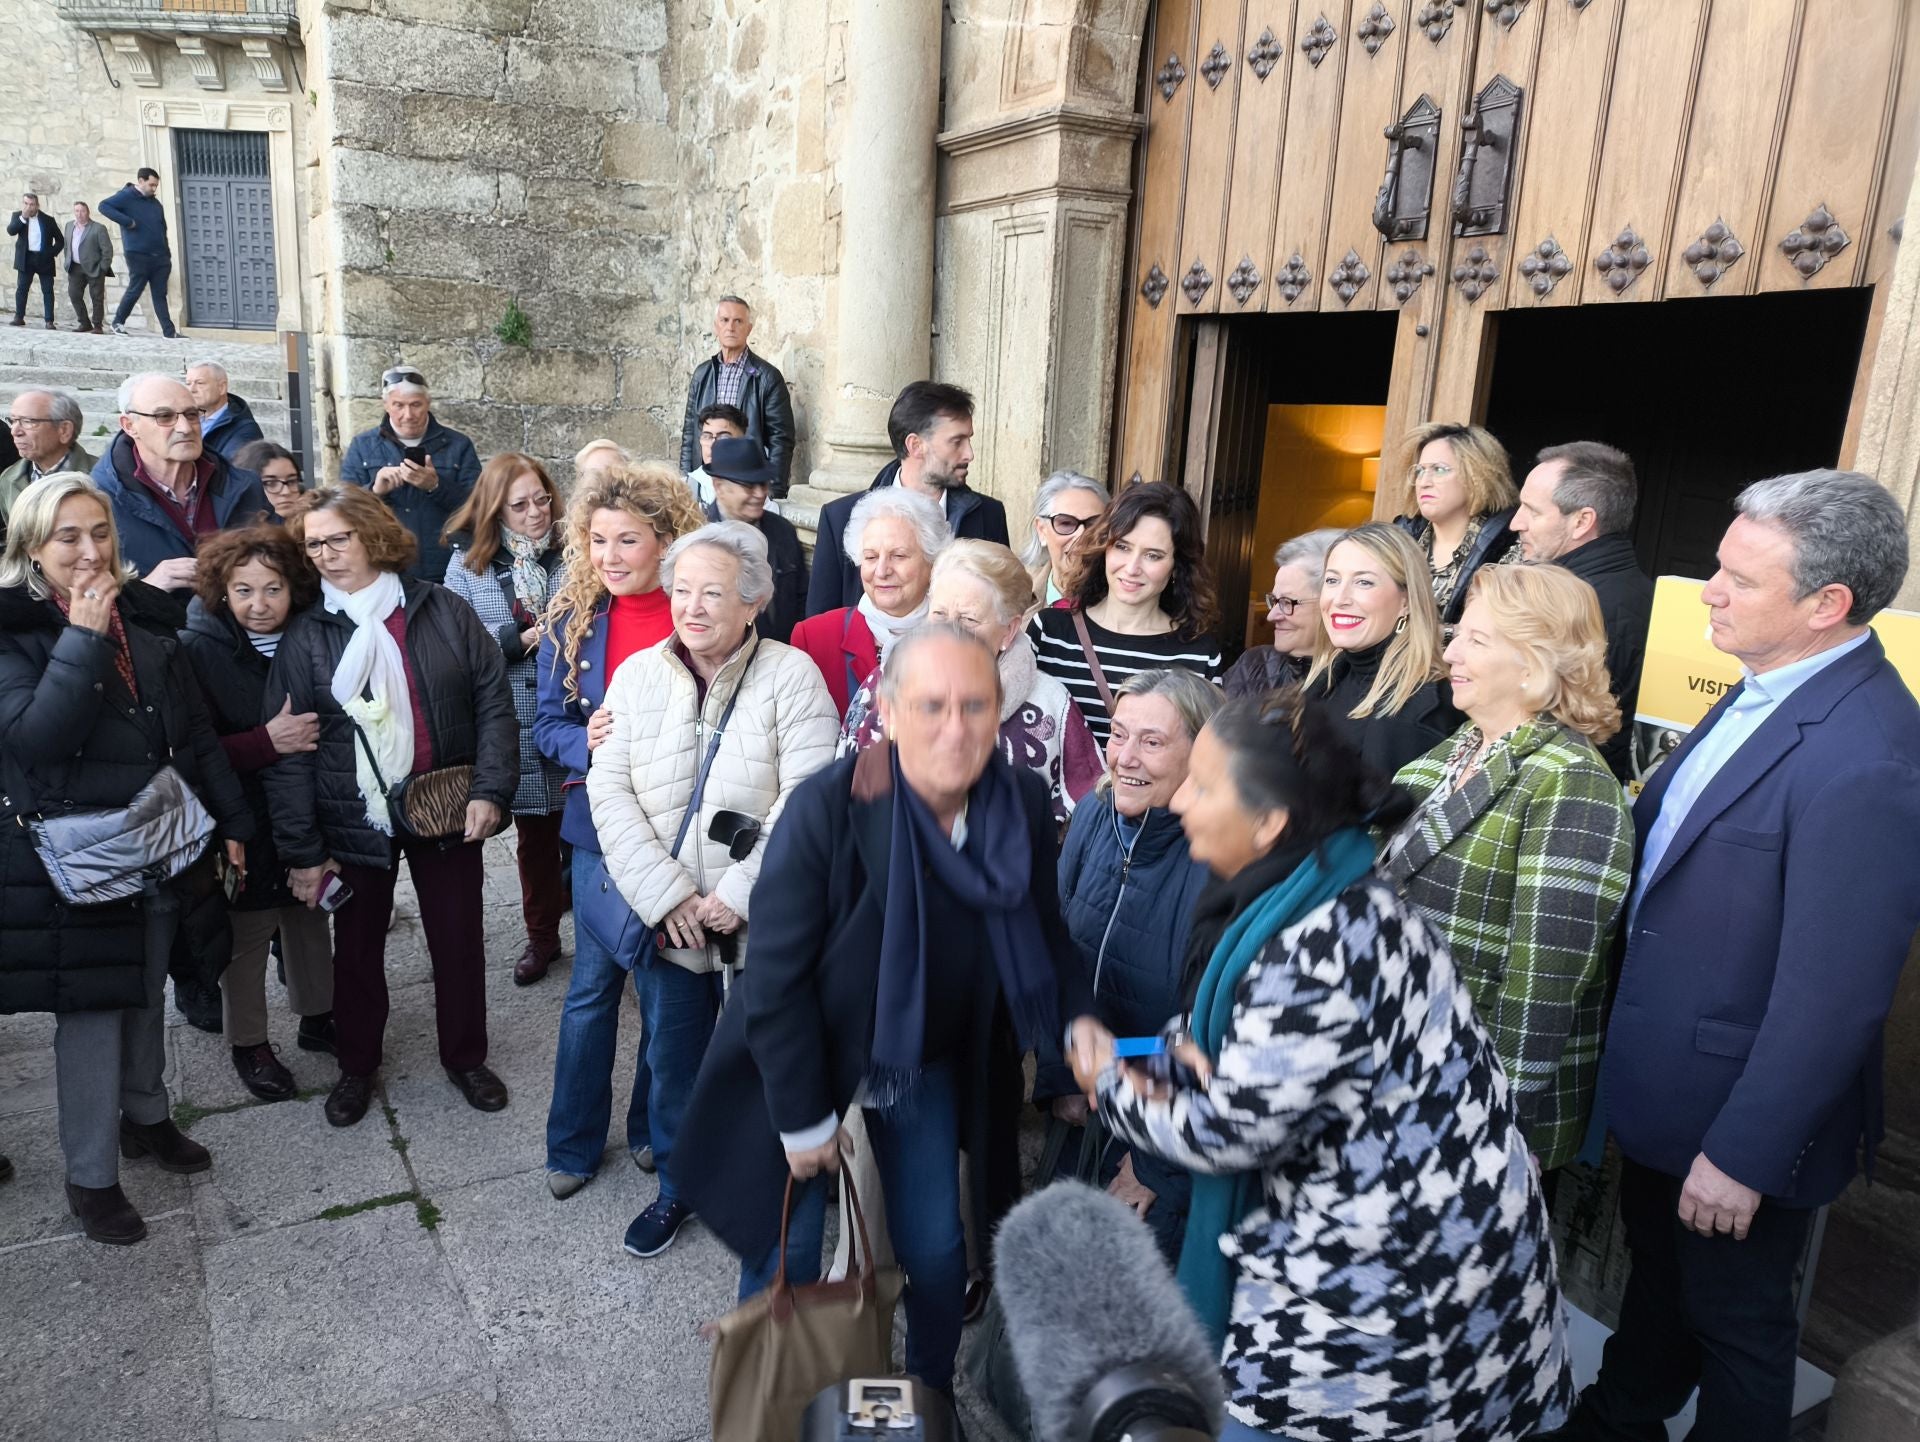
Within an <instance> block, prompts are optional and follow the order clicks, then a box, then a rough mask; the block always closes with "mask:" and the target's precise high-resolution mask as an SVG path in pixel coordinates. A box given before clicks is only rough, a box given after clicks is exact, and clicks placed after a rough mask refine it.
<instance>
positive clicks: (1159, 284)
mask: <svg viewBox="0 0 1920 1442" xmlns="http://www.w3.org/2000/svg"><path fill="white" fill-rule="evenodd" d="M1172 283H1173V282H1172V281H1170V280H1168V279H1167V273H1166V272H1165V271H1164V270H1162V269H1160V262H1159V261H1157V260H1156V261H1155V262H1154V263H1153V264H1152V265H1150V266H1148V267H1147V275H1146V279H1144V280H1142V281H1141V282H1140V294H1141V296H1142V298H1144V299H1145V301H1146V302H1147V305H1148V307H1149V308H1150V309H1152V310H1158V309H1160V302H1161V301H1163V300H1165V299H1166V296H1167V287H1168V286H1169V285H1171V284H1172Z"/></svg>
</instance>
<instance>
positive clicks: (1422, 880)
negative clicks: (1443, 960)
mask: <svg viewBox="0 0 1920 1442" xmlns="http://www.w3.org/2000/svg"><path fill="white" fill-rule="evenodd" d="M1606 645H1607V639H1606V630H1605V628H1604V626H1603V625H1602V623H1601V619H1600V606H1599V602H1598V601H1597V600H1596V599H1595V597H1594V594H1593V588H1592V587H1591V586H1589V585H1587V583H1586V582H1585V581H1582V580H1580V579H1579V578H1578V577H1577V576H1574V575H1573V574H1572V573H1571V572H1568V571H1564V570H1562V569H1561V568H1560V567H1558V566H1500V567H1496V568H1494V569H1492V570H1488V571H1483V572H1481V573H1480V575H1479V576H1478V577H1477V578H1476V579H1475V581H1474V584H1473V591H1472V593H1471V595H1470V596H1469V597H1468V600H1467V604H1466V608H1465V610H1464V611H1463V612H1462V614H1461V617H1460V627H1459V632H1458V634H1456V635H1455V637H1454V638H1453V641H1452V643H1451V644H1450V645H1449V646H1448V647H1447V652H1446V659H1447V665H1448V668H1449V672H1450V675H1451V678H1452V682H1453V694H1454V696H1455V697H1456V698H1457V701H1458V704H1459V705H1460V707H1461V709H1462V710H1464V711H1465V712H1466V715H1467V724H1466V725H1465V726H1463V727H1462V728H1461V729H1460V731H1459V732H1458V733H1457V734H1456V735H1454V736H1453V737H1451V738H1449V739H1448V740H1446V741H1444V742H1442V743H1441V744H1440V745H1438V746H1436V747H1435V748H1434V749H1433V750H1432V751H1430V752H1428V753H1427V754H1426V755H1425V756H1423V757H1421V758H1420V759H1419V760H1417V761H1414V762H1411V763H1410V764H1408V765H1407V766H1405V767H1402V768H1401V771H1400V774H1399V777H1398V778H1397V779H1398V780H1399V781H1400V783H1401V784H1402V785H1404V786H1406V787H1408V788H1409V789H1410V790H1411V791H1412V792H1413V794H1414V796H1415V797H1416V799H1418V800H1419V801H1420V802H1421V803H1422V804H1421V805H1420V808H1419V810H1417V811H1416V812H1415V813H1414V814H1413V816H1412V817H1410V818H1409V819H1408V821H1407V822H1406V824H1405V825H1404V826H1402V827H1401V828H1400V830H1399V831H1398V832H1397V833H1396V834H1395V835H1394V836H1393V838H1392V840H1391V841H1390V842H1389V844H1388V846H1387V850H1386V855H1385V857H1384V858H1383V860H1382V862H1381V870H1382V872H1383V873H1384V874H1385V875H1386V876H1387V878H1388V879H1389V880H1391V881H1393V882H1394V883H1395V884H1396V885H1397V886H1398V887H1399V888H1400V892H1401V894H1402V895H1403V896H1405V897H1406V899H1407V900H1408V901H1410V902H1412V903H1413V904H1414V905H1415V906H1417V907H1419V908H1420V910H1421V911H1422V912H1424V913H1425V914H1426V915H1427V917H1428V918H1429V919H1430V920H1432V921H1433V923H1434V924H1435V925H1436V926H1438V927H1439V928H1440V930H1441V931H1442V933H1444V934H1445V936H1446V939H1447V945H1448V947H1449V949H1450V950H1451V951H1452V952H1453V956H1454V960H1455V962H1456V964H1457V965H1458V966H1459V969H1460V975H1461V978H1462V980H1464V981H1465V982H1466V985H1467V990H1468V991H1469V992H1470V993H1472V996H1473V1003H1474V1006H1475V1008H1476V1009H1477V1010H1478V1011H1479V1013H1480V1020H1481V1022H1482V1024H1483V1025H1485V1027H1486V1029H1487V1031H1488V1033H1489V1035H1491V1037H1492V1038H1493V1044H1494V1049H1495V1050H1496V1051H1497V1052H1498V1053H1499V1057H1500V1063H1501V1066H1502V1067H1503V1068H1504V1069H1505V1071H1506V1074H1507V1080H1508V1082H1509V1084H1510V1085H1511V1087H1512V1091H1513V1099H1514V1108H1515V1110H1516V1111H1517V1112H1518V1114H1519V1119H1520V1127H1521V1130H1522V1131H1523V1132H1525V1134H1526V1137H1527V1144H1528V1146H1529V1147H1530V1148H1531V1149H1532V1151H1533V1154H1534V1155H1535V1157H1537V1158H1538V1159H1539V1163H1540V1167H1541V1169H1542V1171H1543V1172H1551V1171H1552V1170H1553V1169H1554V1168H1556V1167H1559V1166H1561V1165H1563V1164H1564V1163H1566V1162H1568V1161H1571V1160H1572V1159H1573V1156H1574V1154H1575V1152H1577V1151H1578V1150H1579V1148H1580V1142H1581V1139H1582V1137H1583V1136H1584V1135H1585V1133H1586V1127H1587V1116H1588V1112H1589V1111H1590V1110H1591V1108H1592V1104H1593V1088H1594V1078H1595V1076H1596V1074H1597V1073H1598V1071H1599V1065H1600V1042H1601V1036H1602V1030H1603V1021H1604V1018H1603V1015H1602V1013H1603V1009H1604V1002H1605V997H1606V987H1607V960H1606V959H1607V954H1608V952H1609V951H1610V949H1611V947H1612V943H1613V929H1614V926H1615V925H1616V924H1617V923H1618V921H1619V919H1620V915H1621V912H1622V910H1623V908H1624V907H1625V905H1626V898H1627V889H1628V886H1629V884H1630V883H1631V881H1632V876H1633V822H1632V819H1631V817H1630V816H1629V814H1628V811H1627V807H1626V802H1625V800H1624V798H1623V796H1622V794H1621V790H1620V783H1619V782H1617V781H1616V780H1614V778H1613V773H1612V772H1611V771H1609V770H1608V769H1607V764H1606V762H1605V761H1603V760H1601V758H1600V754H1599V752H1598V751H1597V750H1595V747H1596V745H1597V744H1598V743H1600V742H1602V741H1605V740H1606V739H1607V738H1608V737H1609V736H1611V735H1613V733H1614V732H1615V731H1616V730H1617V729H1618V728H1619V726H1620V721H1621V717H1620V708H1619V707H1618V706H1617V705H1616V704H1615V703H1614V700H1613V697H1612V696H1611V695H1610V694H1609V691H1608V684H1607V664H1606Z"/></svg>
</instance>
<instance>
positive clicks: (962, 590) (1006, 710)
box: [840, 540, 1104, 826]
mask: <svg viewBox="0 0 1920 1442" xmlns="http://www.w3.org/2000/svg"><path fill="white" fill-rule="evenodd" d="M1033 607H1034V595H1033V581H1032V578H1031V576H1030V575H1029V573H1028V571H1027V568H1026V566H1025V565H1024V564H1023V563H1022V561H1021V559H1020V558H1019V557H1018V556H1016V555H1014V554H1013V552H1012V551H1011V550H1009V549H1008V548H1007V547H1005V546H1003V545H1001V544H1000V543H999V542H997V541H974V540H959V541H954V542H953V543H951V544H950V545H949V546H948V547H947V548H946V550H944V551H942V552H941V553H940V558H939V559H938V560H937V561H935V562H934V563H933V578H932V580H931V582H930V583H929V584H928V587H927V619H928V620H930V621H945V622H948V623H949V624H951V625H955V626H959V627H961V628H962V629H964V630H967V631H971V632H972V633H973V634H974V635H976V636H978V637H979V638H980V639H981V640H982V641H985V642H986V643H987V645H989V646H990V647H992V648H993V652H994V654H995V655H996V656H998V657H999V658H1000V662H999V667H1000V753H1001V755H1003V756H1005V757H1006V758H1007V760H1008V761H1010V762H1011V763H1013V764H1014V765H1015V766H1024V767H1026V768H1027V769H1028V770H1030V771H1037V772H1039V773H1040V775H1041V777H1042V778H1043V779H1044V780H1045V781H1046V783H1047V787H1048V789H1049V790H1050V791H1051V792H1052V794H1053V819H1054V820H1055V821H1057V822H1059V823H1060V824H1061V825H1063V826H1064V825H1065V824H1066V821H1067V818H1068V817H1069V816H1071V815H1072V814H1073V808H1074V805H1075V803H1076V802H1078V801H1079V800H1080V799H1081V798H1082V797H1084V796H1085V795H1086V794H1087V793H1088V792H1089V791H1091V790H1093V788H1094V786H1095V784H1096V783H1097V782H1098V781H1099V780H1100V777H1101V774H1102V771H1103V770H1104V768H1103V767H1102V765H1101V763H1100V751H1099V748H1098V747H1096V746H1095V745H1094V744H1093V733H1092V732H1091V731H1089V730H1088V729H1087V720H1086V717H1084V716H1082V715H1081V714H1080V708H1079V707H1077V706H1075V705H1074V704H1073V697H1072V696H1070V695H1068V694H1067V688H1066V687H1065V686H1064V685H1062V684H1061V683H1060V682H1059V681H1057V680H1055V679H1054V678H1053V677H1052V676H1049V675H1047V674H1046V673H1044V672H1043V671H1041V669H1040V667H1039V663H1038V662H1037V661H1036V659H1035V658H1034V654H1033V643H1032V642H1031V641H1029V640H1028V639H1027V634H1026V624H1027V616H1028V614H1029V613H1030V612H1031V611H1032V610H1033ZM879 690H880V672H879V670H878V669H876V670H875V671H874V672H873V673H872V674H871V675H870V676H868V677H867V679H866V681H865V682H864V683H863V684H862V685H861V687H860V689H859V690H858V691H857V692H855V693H854V697H853V701H852V703H851V704H850V705H849V706H848V707H847V719H846V724H845V725H844V726H842V727H841V730H840V754H841V755H842V756H845V755H847V754H849V753H850V752H854V751H864V750H866V749H867V747H869V746H871V745H873V743H874V742H876V741H878V740H879V739H880V737H881V730H880V716H879V712H878V711H877V709H876V708H875V706H874V699H875V697H876V696H877V695H878V693H879Z"/></svg>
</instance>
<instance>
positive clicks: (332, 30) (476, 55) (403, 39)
mask: <svg viewBox="0 0 1920 1442" xmlns="http://www.w3.org/2000/svg"><path fill="white" fill-rule="evenodd" d="M326 55H327V68H328V74H329V78H330V79H331V78H338V79H342V80H356V81H359V82H360V83H361V84H363V85H386V86H392V87H394V88H395V89H399V90H421V91H428V92H431V93H434V94H440V95H492V94H493V93H494V92H495V90H497V89H498V88H499V85H500V77H501V73H502V69H503V67H504V65H505V54H504V51H503V49H502V47H501V46H500V45H499V44H498V43H497V42H496V41H495V40H493V39H492V38H490V37H488V36H485V35H476V34H474V33H472V32H471V31H466V30H450V29H441V28H435V29H432V30H426V31H423V30H422V29H421V27H420V26H419V25H417V24H414V23H412V22H409V21H405V20H388V19H384V18H381V17H379V16H375V15H334V16H331V17H330V18H329V21H328V25H327V48H326Z"/></svg>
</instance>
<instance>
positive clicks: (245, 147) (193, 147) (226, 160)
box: [174, 130, 267, 180]
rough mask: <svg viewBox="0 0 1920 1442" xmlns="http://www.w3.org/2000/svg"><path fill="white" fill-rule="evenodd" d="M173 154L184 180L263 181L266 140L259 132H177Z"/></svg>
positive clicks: (265, 167) (264, 176)
mask: <svg viewBox="0 0 1920 1442" xmlns="http://www.w3.org/2000/svg"><path fill="white" fill-rule="evenodd" d="M174 136H175V154H176V156H177V157H178V159H179V162H180V174H181V176H182V177H183V178H188V179H203V180H265V179H266V178H267V137H266V133H265V132H264V131H259V130H177V131H175V132H174Z"/></svg>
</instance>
